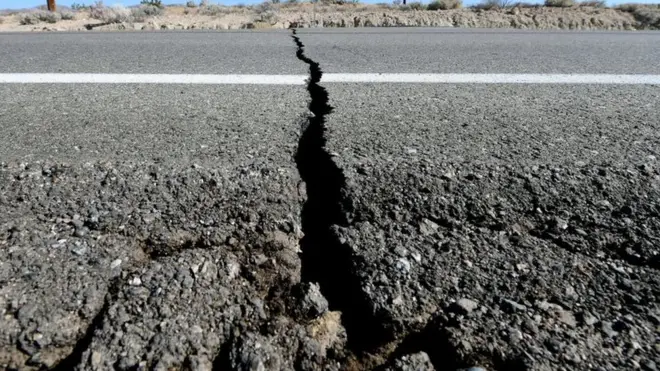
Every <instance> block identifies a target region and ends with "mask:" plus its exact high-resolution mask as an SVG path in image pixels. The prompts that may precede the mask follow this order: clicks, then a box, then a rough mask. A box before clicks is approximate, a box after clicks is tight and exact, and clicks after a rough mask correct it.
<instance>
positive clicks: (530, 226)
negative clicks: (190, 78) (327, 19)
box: [0, 29, 660, 370]
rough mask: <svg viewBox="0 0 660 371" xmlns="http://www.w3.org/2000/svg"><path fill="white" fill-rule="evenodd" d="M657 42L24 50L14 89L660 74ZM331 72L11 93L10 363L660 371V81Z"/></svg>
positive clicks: (193, 39) (614, 37)
mask: <svg viewBox="0 0 660 371" xmlns="http://www.w3.org/2000/svg"><path fill="white" fill-rule="evenodd" d="M658 35H659V34H657V33H644V32H639V33H568V32H564V33H559V32H526V31H523V32H520V31H518V32H512V31H490V30H469V31H466V30H428V29H419V30H418V29H415V30H411V29H387V30H383V29H378V30H376V29H359V30H340V31H337V30H318V29H315V30H299V31H298V36H299V40H300V42H301V43H302V44H303V45H304V53H302V54H300V53H299V55H296V51H297V48H296V45H295V43H294V42H293V39H292V38H291V37H290V36H291V35H290V33H288V32H254V33H252V32H233V33H232V32H230V33H222V32H190V33H187V32H186V33H183V32H182V33H176V32H175V33H170V32H162V33H109V34H106V33H80V34H77V33H72V34H49V35H44V34H38V35H0V47H1V48H2V50H3V53H2V54H0V73H46V72H50V73H58V72H60V73H96V74H103V73H120V74H135V73H140V74H173V73H176V74H216V75H218V76H219V77H218V78H219V79H220V80H218V81H221V80H222V76H226V75H225V74H259V75H269V76H282V75H284V74H285V75H293V76H302V75H307V74H308V67H309V66H310V65H311V66H312V67H314V66H316V63H318V66H319V68H320V69H321V70H322V71H324V72H329V73H332V74H351V73H390V74H397V73H402V72H407V73H456V74H461V73H480V74H502V73H533V74H541V77H543V76H546V75H543V74H546V73H563V74H570V73H581V74H605V73H607V74H642V73H643V74H654V75H656V76H657V75H658V74H660V69H659V68H658V67H657V63H655V62H654V61H655V60H657V59H659V58H658V50H660V48H657V45H658V41H659V40H660V38H659V37H658ZM4 50H9V51H10V53H4ZM67 50H68V51H74V52H73V53H70V52H65V51H67ZM312 70H313V71H312V73H311V81H312V83H311V85H310V86H305V85H302V84H300V81H298V80H296V81H298V82H297V84H286V85H275V86H273V85H226V84H215V85H194V84H192V85H191V84H185V85H184V84H173V85H172V84H169V85H163V84H148V85H147V84H141V83H135V84H108V85H101V84H54V83H46V84H0V101H1V102H3V104H2V105H0V310H2V313H1V314H2V316H0V365H2V367H5V368H18V369H26V368H28V369H29V368H33V369H39V368H40V367H43V366H45V367H49V368H50V367H55V369H59V370H70V369H81V370H88V369H89V370H98V369H122V370H128V369H141V368H145V369H146V368H149V369H151V368H154V369H195V370H197V369H200V370H204V369H207V370H208V369H223V370H224V369H226V370H244V369H252V368H257V369H265V370H280V369H300V370H318V369H328V370H337V369H343V368H351V369H374V368H376V367H380V366H382V365H384V364H385V365H386V366H391V369H393V370H404V369H425V370H432V369H434V368H435V369H438V370H440V369H461V368H466V367H470V366H477V365H478V366H482V367H484V368H485V369H487V370H498V369H499V370H511V369H514V370H515V369H529V370H550V369H552V370H555V369H562V368H563V369H574V368H585V369H591V368H593V369H597V368H600V369H633V368H638V367H645V368H646V369H653V367H655V363H654V362H657V349H656V348H657V347H656V344H655V343H654V341H653V339H654V337H655V329H656V327H657V324H658V321H659V320H658V319H659V318H660V308H659V307H658V305H657V304H656V303H658V297H660V275H658V268H659V267H660V266H659V265H658V264H659V263H658V262H659V260H658V257H659V256H660V255H658V249H657V245H658V241H660V232H659V231H660V205H659V204H658V200H659V199H660V166H659V165H658V164H659V163H658V161H659V160H658V158H660V157H659V156H660V153H658V148H660V137H659V134H658V133H660V130H659V129H660V121H659V119H658V118H657V116H658V115H657V112H658V111H660V106H659V104H660V103H659V102H660V90H659V89H660V88H659V87H658V86H657V85H653V84H646V85H638V84H633V85H625V86H620V85H610V84H600V85H592V84H579V85H576V84H561V85H557V84H544V85H541V84H534V83H532V84H524V85H518V84H489V85H485V84H473V83H461V84H447V83H442V84H432V83H424V84H411V83H402V82H399V83H383V82H381V83H378V82H374V81H365V82H362V83H345V81H346V80H347V79H343V80H342V81H343V82H340V81H337V80H336V79H335V80H334V82H332V81H330V80H328V81H327V82H326V81H324V80H320V81H321V82H320V85H321V87H325V89H326V90H323V89H322V88H321V87H319V86H318V85H317V83H318V81H319V79H320V78H321V76H319V73H318V72H319V71H316V70H314V69H312ZM333 76H335V77H336V76H339V75H333ZM351 76H354V75H351ZM436 76H438V75H436ZM485 76H491V77H492V76H494V75H485ZM635 76H636V77H635V78H639V75H635ZM181 78H185V75H184V76H183V77H181ZM264 78H268V77H264ZM537 81H538V80H537ZM633 82H634V81H633ZM306 88H307V89H306ZM310 99H311V104H310V105H309V110H311V111H312V115H311V116H308V103H309V102H310ZM323 125H324V126H323ZM324 129H325V130H324ZM303 130H304V134H303V135H301V131H303ZM301 249H302V254H300V250H301ZM316 283H319V284H320V288H319V286H317V285H316ZM406 367H408V368H406Z"/></svg>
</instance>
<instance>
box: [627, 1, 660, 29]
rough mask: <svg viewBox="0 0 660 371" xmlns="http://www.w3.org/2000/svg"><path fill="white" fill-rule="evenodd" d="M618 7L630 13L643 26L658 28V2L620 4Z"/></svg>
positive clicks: (659, 6)
mask: <svg viewBox="0 0 660 371" xmlns="http://www.w3.org/2000/svg"><path fill="white" fill-rule="evenodd" d="M618 9H619V10H621V11H624V12H629V13H632V15H633V16H634V17H635V20H637V22H639V23H641V25H642V26H643V27H645V28H651V29H660V4H655V5H654V4H622V5H619V7H618Z"/></svg>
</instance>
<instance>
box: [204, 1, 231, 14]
mask: <svg viewBox="0 0 660 371" xmlns="http://www.w3.org/2000/svg"><path fill="white" fill-rule="evenodd" d="M230 12H231V10H230V9H229V8H228V7H226V6H222V5H215V4H212V5H207V6H200V8H199V14H201V15H210V16H218V15H223V14H228V13H230Z"/></svg>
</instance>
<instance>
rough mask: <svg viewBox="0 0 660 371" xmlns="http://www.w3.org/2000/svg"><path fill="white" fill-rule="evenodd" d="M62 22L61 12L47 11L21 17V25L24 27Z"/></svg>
mask: <svg viewBox="0 0 660 371" xmlns="http://www.w3.org/2000/svg"><path fill="white" fill-rule="evenodd" d="M60 20H62V15H61V14H60V13H59V12H49V11H47V10H39V11H36V12H33V13H25V14H22V15H21V16H20V17H19V21H18V22H19V23H20V24H22V25H28V24H37V23H40V22H46V23H57V22H58V21H60Z"/></svg>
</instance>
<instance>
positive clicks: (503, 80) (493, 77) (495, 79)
mask: <svg viewBox="0 0 660 371" xmlns="http://www.w3.org/2000/svg"><path fill="white" fill-rule="evenodd" d="M306 81H307V76H306V75H177V74H103V73H0V84H206V85H237V84H238V85H303V84H305V83H306ZM321 82H322V83H426V84H628V85H660V75H616V74H490V73H489V74H479V73H467V74H465V73H457V74H454V73H447V74H443V73H327V74H324V75H323V78H322V79H321Z"/></svg>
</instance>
